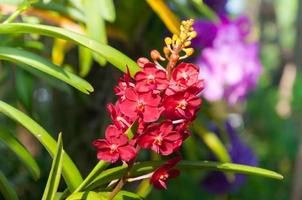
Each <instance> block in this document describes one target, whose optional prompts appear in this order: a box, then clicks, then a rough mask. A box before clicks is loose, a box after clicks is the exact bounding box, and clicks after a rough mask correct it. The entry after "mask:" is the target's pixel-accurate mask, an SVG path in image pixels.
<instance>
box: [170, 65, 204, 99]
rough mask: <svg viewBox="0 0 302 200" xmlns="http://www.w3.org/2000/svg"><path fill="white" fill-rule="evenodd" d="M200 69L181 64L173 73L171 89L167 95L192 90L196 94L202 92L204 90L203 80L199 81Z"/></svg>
mask: <svg viewBox="0 0 302 200" xmlns="http://www.w3.org/2000/svg"><path fill="white" fill-rule="evenodd" d="M198 75H199V68H198V67H196V66H195V65H193V64H191V63H180V64H179V65H178V66H177V67H175V69H174V70H173V72H172V77H171V80H170V84H169V87H168V88H167V90H166V95H173V94H175V93H176V92H181V91H184V90H187V89H188V88H191V89H190V90H192V91H193V90H194V94H197V93H199V92H201V90H202V89H203V85H204V84H203V80H199V79H198Z"/></svg>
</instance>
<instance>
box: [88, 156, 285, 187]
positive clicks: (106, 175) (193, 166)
mask: <svg viewBox="0 0 302 200" xmlns="http://www.w3.org/2000/svg"><path fill="white" fill-rule="evenodd" d="M162 164H164V161H150V162H142V163H136V164H135V165H134V167H133V169H132V171H131V177H137V176H141V175H144V174H147V173H150V172H153V171H154V170H156V169H157V168H158V167H159V166H161V165H162ZM177 168H179V169H180V170H182V171H184V170H213V171H222V172H233V173H238V174H249V175H256V176H264V177H268V178H273V179H279V180H280V179H283V176H282V175H280V174H278V173H276V172H273V171H270V170H267V169H262V168H258V167H251V166H247V165H240V164H234V163H219V162H211V161H181V162H180V163H179V164H178V165H177ZM126 169H127V166H118V167H114V168H111V169H107V170H105V171H103V172H102V173H101V174H100V175H99V176H97V177H96V179H95V180H94V181H93V182H92V183H91V184H90V185H88V187H87V188H84V189H89V190H93V189H95V188H96V187H98V186H100V185H102V184H105V183H108V182H111V181H112V180H115V179H119V178H120V177H121V176H123V174H124V173H125V171H126Z"/></svg>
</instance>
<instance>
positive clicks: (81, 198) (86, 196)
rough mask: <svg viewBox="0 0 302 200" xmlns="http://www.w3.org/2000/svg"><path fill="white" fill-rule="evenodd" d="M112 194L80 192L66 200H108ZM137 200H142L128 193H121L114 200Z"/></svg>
mask: <svg viewBox="0 0 302 200" xmlns="http://www.w3.org/2000/svg"><path fill="white" fill-rule="evenodd" d="M109 194H110V192H93V191H87V192H78V193H75V194H72V195H71V196H69V197H68V198H67V199H66V200H107V199H108V196H109ZM135 199H142V198H141V197H140V196H138V195H137V194H134V193H131V192H127V191H120V192H119V193H118V194H117V195H116V196H115V197H114V198H113V200H135Z"/></svg>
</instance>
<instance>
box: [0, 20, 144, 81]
mask: <svg viewBox="0 0 302 200" xmlns="http://www.w3.org/2000/svg"><path fill="white" fill-rule="evenodd" d="M13 33H37V34H41V35H47V36H50V37H55V38H61V39H65V40H71V41H73V42H75V43H77V44H79V45H82V46H85V47H87V48H89V49H90V50H92V51H94V52H96V53H98V54H100V55H101V56H103V57H104V58H105V59H106V60H107V61H108V62H110V63H111V64H112V65H114V66H116V67H117V68H118V69H120V70H121V71H123V72H126V71H127V70H126V66H128V67H129V70H130V74H131V75H132V76H133V75H134V74H135V73H136V72H138V71H139V70H140V68H139V66H138V65H137V64H136V62H134V61H133V60H131V59H130V58H129V57H128V56H126V55H124V54H123V53H121V52H120V51H118V50H116V49H114V48H112V47H110V46H108V45H104V44H101V43H99V42H97V41H95V40H93V39H90V38H88V37H86V36H84V35H81V34H78V33H75V32H72V31H68V30H65V29H62V28H58V27H54V26H46V25H39V24H27V23H8V24H1V25H0V34H13Z"/></svg>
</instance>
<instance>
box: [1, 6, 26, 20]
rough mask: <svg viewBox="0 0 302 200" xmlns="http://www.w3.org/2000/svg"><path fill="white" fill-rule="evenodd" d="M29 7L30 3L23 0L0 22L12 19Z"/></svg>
mask: <svg viewBox="0 0 302 200" xmlns="http://www.w3.org/2000/svg"><path fill="white" fill-rule="evenodd" d="M29 7H30V3H29V2H28V1H24V2H23V3H22V4H21V5H20V6H19V7H18V8H17V10H16V11H15V12H14V13H13V14H11V15H10V16H9V17H8V18H7V19H6V20H5V21H4V22H2V24H7V23H10V22H12V21H14V20H15V19H16V18H17V17H18V16H19V15H20V14H21V13H22V12H24V11H25V10H27V9H28V8H29Z"/></svg>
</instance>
